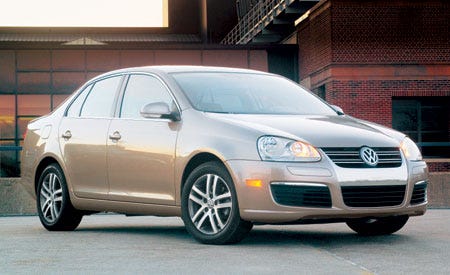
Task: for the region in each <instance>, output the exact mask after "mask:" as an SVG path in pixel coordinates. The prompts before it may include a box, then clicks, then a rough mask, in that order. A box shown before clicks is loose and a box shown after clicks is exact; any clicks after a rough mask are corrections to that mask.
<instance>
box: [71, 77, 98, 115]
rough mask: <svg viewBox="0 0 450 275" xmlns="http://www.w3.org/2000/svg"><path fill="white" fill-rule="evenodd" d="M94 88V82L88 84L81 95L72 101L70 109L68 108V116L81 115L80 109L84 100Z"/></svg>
mask: <svg viewBox="0 0 450 275" xmlns="http://www.w3.org/2000/svg"><path fill="white" fill-rule="evenodd" d="M91 89H92V84H91V85H89V86H87V87H86V88H85V89H84V90H83V91H82V92H81V93H80V95H79V96H78V97H77V98H76V99H75V100H74V102H72V105H70V107H69V110H67V116H68V117H78V116H80V109H81V106H82V105H83V102H84V100H85V99H86V96H87V95H88V94H89V92H90V91H91Z"/></svg>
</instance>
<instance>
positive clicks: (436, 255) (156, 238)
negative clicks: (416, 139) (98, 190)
mask: <svg viewBox="0 0 450 275" xmlns="http://www.w3.org/2000/svg"><path fill="white" fill-rule="evenodd" d="M42 273H50V274H52V273H53V274H56V273H58V274H61V273H64V274H104V273H119V274H131V273H140V274H143V273H152V274H153V273H155V274H161V273H163V274H167V273H171V274H173V273H175V274H234V273H237V274H265V273H267V274H273V273H279V274H425V273H426V274H433V275H436V274H449V273H450V210H429V211H428V212H427V213H426V215H425V216H422V217H415V218H411V219H410V221H409V222H408V224H407V225H406V226H405V228H404V229H402V230H401V231H400V232H398V233H397V234H395V235H391V236H381V237H369V238H367V237H359V236H358V235H356V234H354V233H353V232H352V231H351V230H350V229H348V228H347V227H346V226H345V224H325V225H295V226H292V225H291V226H256V227H255V228H254V229H253V230H252V231H251V233H250V235H249V236H248V237H247V238H246V239H244V241H243V242H242V243H240V244H237V245H228V246H208V245H202V244H198V243H196V242H195V241H194V240H193V239H192V238H191V237H190V236H189V234H188V233H187V232H186V230H185V229H184V226H183V224H182V222H181V220H180V219H178V218H159V217H125V216H121V215H93V216H89V217H85V218H84V219H83V221H82V223H81V225H80V227H79V228H78V229H77V230H76V231H74V232H48V231H46V230H45V229H44V228H43V227H42V226H41V225H40V223H39V220H38V218H37V217H36V216H29V217H2V218H0V274H42Z"/></svg>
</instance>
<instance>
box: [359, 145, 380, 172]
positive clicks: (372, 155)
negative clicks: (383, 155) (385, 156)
mask: <svg viewBox="0 0 450 275" xmlns="http://www.w3.org/2000/svg"><path fill="white" fill-rule="evenodd" d="M359 156H360V157H361V159H362V160H363V161H364V163H365V164H367V165H369V166H372V167H374V166H377V164H378V155H377V153H376V152H375V151H374V150H373V149H371V148H369V147H362V148H361V150H359Z"/></svg>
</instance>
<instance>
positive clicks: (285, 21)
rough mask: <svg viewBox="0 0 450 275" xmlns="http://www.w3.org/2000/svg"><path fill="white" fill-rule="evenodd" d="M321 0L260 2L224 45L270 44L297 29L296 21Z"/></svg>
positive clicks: (266, 0) (240, 22)
mask: <svg viewBox="0 0 450 275" xmlns="http://www.w3.org/2000/svg"><path fill="white" fill-rule="evenodd" d="M317 2H319V0H308V1H302V0H260V1H258V2H257V3H255V4H254V5H253V6H252V8H251V9H250V10H249V11H248V12H247V13H246V14H245V15H242V17H241V18H240V19H239V23H238V24H237V25H236V26H235V27H234V28H233V29H232V30H231V31H230V32H229V33H228V34H227V35H226V36H225V38H224V39H223V40H222V41H221V43H222V44H228V45H237V44H241V45H242V44H258V43H263V44H270V43H277V42H280V41H282V40H283V39H284V38H286V37H287V36H288V35H289V34H291V33H292V32H293V31H294V30H295V21H296V20H297V19H298V18H300V17H301V16H302V15H304V14H305V13H306V12H307V11H308V10H309V9H310V8H312V7H313V6H314V5H315V4H317Z"/></svg>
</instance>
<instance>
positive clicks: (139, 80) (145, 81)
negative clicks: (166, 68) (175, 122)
mask: <svg viewBox="0 0 450 275" xmlns="http://www.w3.org/2000/svg"><path fill="white" fill-rule="evenodd" d="M154 102H165V103H167V105H169V107H171V106H172V103H173V100H172V97H171V96H170V94H169V92H168V91H167V89H166V87H165V86H164V85H163V84H162V83H161V81H160V80H158V79H157V78H155V77H152V76H148V75H132V76H130V79H129V80H128V83H127V88H126V89H125V95H124V98H123V101H122V108H121V113H120V117H122V118H142V117H141V115H140V110H141V108H142V107H143V106H145V105H147V104H149V103H154Z"/></svg>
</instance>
